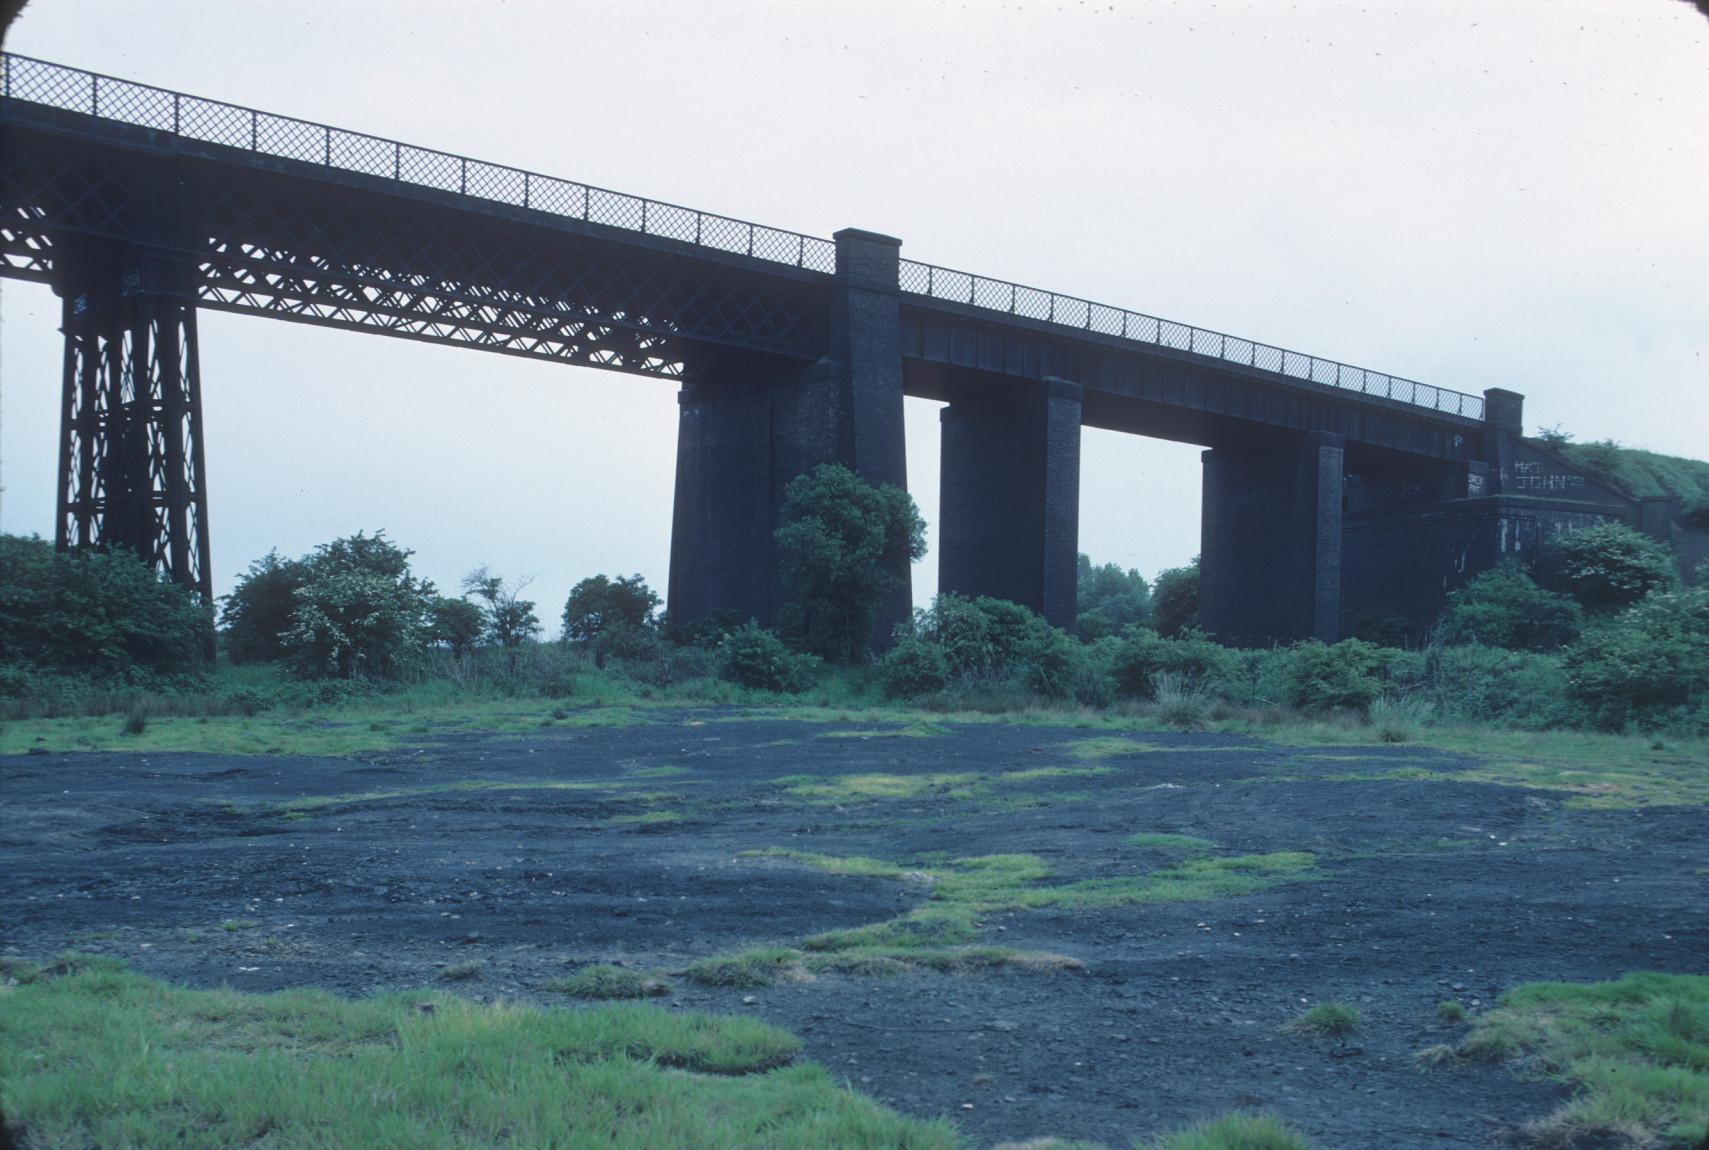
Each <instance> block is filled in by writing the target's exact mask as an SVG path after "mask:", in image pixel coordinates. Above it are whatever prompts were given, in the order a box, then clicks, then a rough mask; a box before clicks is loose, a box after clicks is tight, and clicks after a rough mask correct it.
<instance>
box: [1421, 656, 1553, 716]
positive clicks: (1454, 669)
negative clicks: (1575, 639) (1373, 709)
mask: <svg viewBox="0 0 1709 1150" xmlns="http://www.w3.org/2000/svg"><path fill="white" fill-rule="evenodd" d="M1390 678H1391V681H1392V682H1393V684H1394V685H1395V686H1396V687H1397V688H1399V689H1401V690H1404V691H1408V692H1411V693H1414V694H1418V695H1421V696H1422V697H1423V698H1425V699H1426V700H1428V701H1429V702H1430V704H1431V706H1432V708H1433V709H1434V711H1435V714H1436V717H1437V718H1438V719H1439V720H1441V721H1442V722H1446V723H1464V724H1480V723H1492V724H1496V725H1498V726H1504V727H1519V728H1522V729H1525V730H1545V729H1548V728H1551V727H1561V726H1572V725H1574V719H1575V716H1576V714H1577V712H1578V711H1579V708H1577V707H1575V706H1573V705H1572V704H1571V702H1570V701H1569V700H1568V698H1567V679H1566V674H1565V672H1564V671H1563V670H1562V668H1561V659H1560V657H1559V656H1558V655H1539V654H1532V653H1530V652H1525V651H1504V650H1501V649H1499V648H1495V647H1430V648H1427V649H1426V650H1425V651H1424V652H1423V653H1422V654H1418V655H1411V656H1404V657H1398V656H1397V657H1396V658H1395V660H1394V661H1393V662H1392V663H1391V664H1390Z"/></svg>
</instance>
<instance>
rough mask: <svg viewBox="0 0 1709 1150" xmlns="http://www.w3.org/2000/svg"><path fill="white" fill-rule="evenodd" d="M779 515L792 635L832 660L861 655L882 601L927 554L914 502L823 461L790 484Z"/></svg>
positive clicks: (780, 556) (899, 492)
mask: <svg viewBox="0 0 1709 1150" xmlns="http://www.w3.org/2000/svg"><path fill="white" fill-rule="evenodd" d="M778 519H779V526H778V528H777V531H776V532H775V533H774V537H775V539H776V541H777V554H778V563H779V565H780V567H781V568H782V572H783V580H784V585H785V587H786V588H787V589H788V591H789V595H790V598H791V600H792V608H793V610H792V611H791V613H790V614H791V618H792V619H793V620H794V623H793V626H792V627H791V630H792V631H794V632H795V637H796V638H797V639H798V640H799V642H800V645H801V646H802V647H803V648H805V649H806V650H808V651H811V652H813V653H815V654H818V655H822V656H824V657H825V658H828V659H831V660H832V661H834V662H839V663H854V662H859V661H861V660H863V659H865V657H866V652H867V647H868V645H869V642H870V640H871V638H872V628H873V621H874V619H875V618H876V617H877V611H878V605H879V603H880V601H881V600H882V599H883V597H884V596H885V595H886V594H888V593H890V592H891V591H893V590H894V589H895V588H896V587H897V586H898V585H899V582H900V581H901V580H902V579H903V578H904V577H905V575H906V572H907V569H908V565H909V564H910V563H912V562H914V561H915V560H917V559H919V558H920V557H921V556H923V555H925V553H926V523H925V520H923V519H921V518H920V513H919V511H918V509H916V508H915V506H914V501H913V499H912V498H910V497H909V495H908V493H907V491H905V490H903V489H902V488H900V487H894V486H891V485H890V484H879V485H877V486H874V485H873V484H870V483H868V482H866V481H865V480H864V479H862V478H861V477H860V476H858V475H856V474H855V473H854V472H852V471H850V470H849V469H848V468H846V467H843V466H842V465H840V464H836V463H824V464H820V465H819V466H818V467H816V468H814V469H813V470H812V471H810V472H808V473H807V474H805V475H798V476H796V477H795V478H794V479H792V480H790V481H789V484H788V485H787V486H786V487H785V488H784V489H783V507H782V509H781V510H780V511H779V514H778Z"/></svg>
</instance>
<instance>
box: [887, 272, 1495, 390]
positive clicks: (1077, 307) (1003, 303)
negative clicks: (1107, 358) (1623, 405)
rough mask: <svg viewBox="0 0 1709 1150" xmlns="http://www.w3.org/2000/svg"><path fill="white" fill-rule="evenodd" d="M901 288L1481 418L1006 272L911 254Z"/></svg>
mask: <svg viewBox="0 0 1709 1150" xmlns="http://www.w3.org/2000/svg"><path fill="white" fill-rule="evenodd" d="M901 282H902V290H903V291H905V292H912V293H914V294H916V295H923V296H930V297H931V298H932V299H941V300H949V301H952V302H954V303H963V304H968V305H969V306H971V307H976V308H984V309H988V310H991V311H1000V312H1006V313H1008V314H1009V315H1015V316H1021V317H1023V318H1026V319H1036V320H1041V321H1043V322H1045V323H1054V324H1062V325H1063V326H1065V327H1072V328H1078V329H1080V330H1082V331H1090V332H1096V333H1098V334H1099V335H1110V336H1115V337H1116V338H1118V339H1126V340H1132V341H1134V342H1136V343H1147V344H1153V345H1155V346H1157V347H1165V348H1172V349H1174V350H1176V351H1185V352H1193V353H1196V354H1198V355H1208V356H1211V357H1213V358H1216V359H1223V360H1227V361H1229V362H1230V363H1238V364H1242V365H1244V366H1247V367H1255V368H1258V369H1260V370H1262V371H1273V372H1276V373H1277V374H1279V375H1285V376H1288V377H1290V378H1292V379H1302V380H1306V381H1309V382H1311V383H1319V384H1323V385H1325V386H1327V387H1338V388H1341V389H1342V390H1344V391H1353V392H1357V393H1359V394H1360V395H1374V396H1377V397H1379V398H1381V399H1393V400H1398V401H1399V402H1401V403H1407V404H1414V405H1416V406H1418V407H1428V408H1430V409H1431V410H1432V411H1440V412H1443V413H1445V414H1448V415H1463V416H1466V417H1467V418H1469V419H1482V418H1483V414H1484V401H1483V397H1482V396H1480V395H1467V394H1466V393H1465V392H1460V391H1450V390H1448V389H1447V388H1445V387H1436V386H1434V385H1432V384H1428V383H1419V382H1417V381H1416V380H1411V379H1402V378H1401V377H1399V376H1395V375H1389V374H1387V373H1386V372H1381V371H1371V370H1370V369H1368V368H1363V367H1354V366H1353V365H1352V364H1347V363H1337V362H1336V361H1335V360H1332V359H1324V358H1322V357H1321V356H1315V355H1306V354H1305V353H1304V352H1298V351H1289V350H1288V349H1286V348H1281V347H1272V346H1271V345H1269V344H1267V343H1256V342H1254V341H1253V340H1249V339H1241V338H1239V337H1238V336H1232V335H1225V334H1224V333H1222V332H1220V331H1209V330H1207V329H1205V328H1202V327H1193V326H1192V325H1191V324H1185V323H1176V322H1175V321H1174V320H1167V319H1159V318H1158V317H1156V316H1154V315H1145V314H1143V313H1141V312H1136V311H1128V310H1127V309H1126V308H1119V307H1112V306H1110V305H1109V304H1102V303H1093V302H1092V301H1091V300H1084V299H1080V298H1078V297H1076V296H1067V295H1059V294H1057V293H1056V292H1051V291H1045V290H1043V289H1042V288H1030V287H1023V286H1022V285H1020V284H1013V283H1009V282H1007V281H1006V280H994V279H988V278H987V277H985V276H980V275H974V274H973V273H971V272H958V271H951V270H950V269H949V268H940V267H936V266H934V265H932V264H923V263H919V262H917V261H915V260H903V261H902V271H901Z"/></svg>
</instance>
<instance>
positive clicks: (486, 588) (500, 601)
mask: <svg viewBox="0 0 1709 1150" xmlns="http://www.w3.org/2000/svg"><path fill="white" fill-rule="evenodd" d="M528 583H529V580H527V579H523V580H520V581H518V582H515V583H512V582H509V581H508V580H506V579H504V578H502V577H501V576H498V575H494V574H492V573H491V572H490V571H488V570H487V569H486V566H485V565H484V564H483V565H482V566H480V567H477V568H475V569H474V570H473V571H471V572H469V573H468V574H467V575H465V576H463V594H464V595H473V596H474V597H475V598H476V599H478V600H480V604H479V605H480V609H481V613H482V615H483V616H484V618H485V623H486V627H485V632H484V633H485V636H486V638H488V639H489V640H491V641H492V642H494V643H497V644H498V645H499V646H500V647H504V648H505V649H507V650H515V649H516V648H517V647H520V646H522V644H524V643H526V642H527V641H528V640H529V639H532V638H533V637H534V636H535V635H538V634H539V633H540V619H539V616H537V615H535V614H534V601H533V600H532V599H524V598H522V597H521V596H522V592H523V590H524V589H525V588H527V586H528Z"/></svg>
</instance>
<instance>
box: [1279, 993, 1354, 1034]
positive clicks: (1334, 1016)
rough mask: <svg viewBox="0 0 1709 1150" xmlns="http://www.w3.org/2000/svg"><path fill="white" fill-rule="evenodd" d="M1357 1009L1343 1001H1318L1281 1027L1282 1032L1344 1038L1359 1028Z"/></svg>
mask: <svg viewBox="0 0 1709 1150" xmlns="http://www.w3.org/2000/svg"><path fill="white" fill-rule="evenodd" d="M1359 1022H1360V1018H1359V1009H1358V1008H1357V1007H1355V1006H1349V1005H1348V1004H1347V1003H1345V1002H1320V1003H1318V1004H1317V1005H1316V1006H1314V1007H1312V1008H1311V1009H1310V1010H1307V1011H1304V1012H1302V1013H1301V1014H1300V1016H1299V1017H1298V1018H1296V1019H1294V1020H1293V1021H1292V1022H1290V1023H1288V1024H1287V1025H1286V1026H1284V1027H1282V1033H1284V1034H1299V1035H1314V1036H1317V1037H1320V1038H1345V1037H1346V1036H1347V1035H1349V1034H1352V1033H1353V1032H1354V1031H1356V1030H1358V1029H1359Z"/></svg>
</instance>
